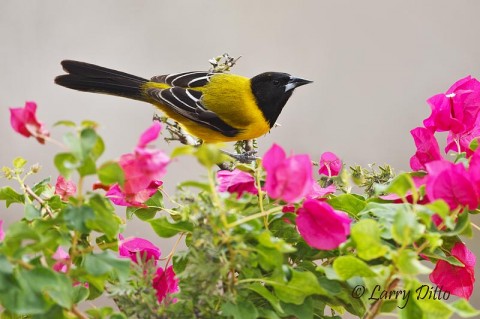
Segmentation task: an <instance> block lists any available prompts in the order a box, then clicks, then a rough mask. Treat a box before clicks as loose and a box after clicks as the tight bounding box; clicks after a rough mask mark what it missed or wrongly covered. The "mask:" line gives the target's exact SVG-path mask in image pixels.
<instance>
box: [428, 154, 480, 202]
mask: <svg viewBox="0 0 480 319" xmlns="http://www.w3.org/2000/svg"><path fill="white" fill-rule="evenodd" d="M426 167H427V172H428V176H427V184H426V192H427V196H428V198H429V199H430V200H431V201H434V200H437V199H442V200H444V201H445V202H446V203H447V204H448V205H449V206H450V208H451V209H452V210H453V209H456V208H457V207H459V206H464V207H469V208H470V209H476V208H477V206H478V204H479V194H478V191H477V189H476V187H475V183H474V182H472V180H471V174H469V173H468V172H467V170H466V169H465V166H464V165H463V164H462V163H458V164H453V163H450V162H447V161H434V162H430V163H427V164H426ZM476 174H478V173H476Z"/></svg>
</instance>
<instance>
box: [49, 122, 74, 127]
mask: <svg viewBox="0 0 480 319" xmlns="http://www.w3.org/2000/svg"><path fill="white" fill-rule="evenodd" d="M53 126H67V127H76V126H77V125H76V124H75V122H72V121H67V120H62V121H57V122H55V123H54V124H53Z"/></svg>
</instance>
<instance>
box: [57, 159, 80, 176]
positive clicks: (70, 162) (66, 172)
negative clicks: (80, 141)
mask: <svg viewBox="0 0 480 319" xmlns="http://www.w3.org/2000/svg"><path fill="white" fill-rule="evenodd" d="M53 162H54V164H55V167H56V168H57V169H58V171H59V172H60V175H62V176H64V177H65V178H66V179H69V178H70V176H71V175H72V172H73V171H74V170H75V169H76V168H77V167H78V165H79V163H78V159H77V158H76V157H75V155H73V154H72V153H58V154H57V155H55V158H54V159H53Z"/></svg>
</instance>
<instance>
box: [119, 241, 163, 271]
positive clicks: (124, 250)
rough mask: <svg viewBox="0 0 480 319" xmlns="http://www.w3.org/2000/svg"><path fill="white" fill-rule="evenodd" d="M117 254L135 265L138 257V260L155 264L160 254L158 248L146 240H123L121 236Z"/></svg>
mask: <svg viewBox="0 0 480 319" xmlns="http://www.w3.org/2000/svg"><path fill="white" fill-rule="evenodd" d="M118 253H119V254H120V256H122V257H128V258H130V259H131V260H132V261H133V262H136V263H138V260H137V256H138V255H140V258H142V259H143V258H145V261H149V260H153V261H154V262H155V264H156V263H157V261H158V259H159V258H160V256H161V254H162V252H161V251H160V248H158V247H157V246H155V245H154V244H152V243H151V242H150V241H148V240H146V239H143V238H138V237H131V238H127V239H124V238H123V237H122V236H120V241H119V244H118Z"/></svg>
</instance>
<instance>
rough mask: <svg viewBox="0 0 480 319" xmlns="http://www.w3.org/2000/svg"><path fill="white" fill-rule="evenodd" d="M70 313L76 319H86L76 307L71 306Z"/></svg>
mask: <svg viewBox="0 0 480 319" xmlns="http://www.w3.org/2000/svg"><path fill="white" fill-rule="evenodd" d="M71 311H72V313H73V314H74V315H75V316H77V318H80V319H88V317H87V315H85V314H84V313H83V312H81V311H80V309H78V308H77V305H73V306H72V309H71Z"/></svg>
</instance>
